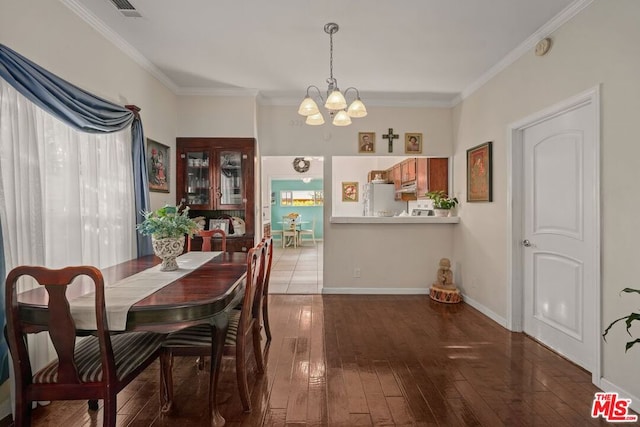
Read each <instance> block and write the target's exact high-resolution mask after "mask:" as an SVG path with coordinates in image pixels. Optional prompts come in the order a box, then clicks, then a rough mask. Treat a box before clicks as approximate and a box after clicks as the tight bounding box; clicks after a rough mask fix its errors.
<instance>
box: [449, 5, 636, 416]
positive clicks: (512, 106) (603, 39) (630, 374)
mask: <svg viewBox="0 0 640 427" xmlns="http://www.w3.org/2000/svg"><path fill="white" fill-rule="evenodd" d="M639 22H640V2H638V1H637V0H616V1H615V2H611V1H608V0H596V1H594V3H593V4H592V5H591V6H589V7H588V8H587V9H586V10H584V11H582V12H581V13H580V14H579V15H578V16H576V17H574V18H573V19H572V20H571V21H569V22H568V23H567V24H565V25H564V26H562V27H561V28H560V29H558V30H557V31H556V32H555V33H554V34H552V35H551V36H552V39H553V47H552V48H551V50H550V52H549V53H548V54H547V55H546V56H543V57H537V56H535V55H534V53H533V52H529V53H527V54H526V55H524V56H523V57H522V58H520V59H519V60H518V61H516V62H515V63H514V64H513V65H511V66H510V67H508V68H507V69H506V70H504V71H503V72H502V73H500V74H499V75H498V76H496V77H495V78H493V79H492V80H491V81H489V82H488V83H487V84H486V85H485V86H483V87H482V88H481V89H480V90H478V91H477V92H475V93H474V94H473V95H472V96H470V97H468V98H467V99H465V100H464V101H463V102H462V103H461V104H460V105H458V106H457V107H456V108H455V111H454V120H453V125H454V140H455V159H454V173H455V177H454V189H455V192H456V194H457V195H458V197H459V198H461V200H465V199H466V197H465V192H466V188H465V164H466V150H467V149H468V148H470V147H472V146H474V145H476V144H479V143H482V142H485V141H494V145H493V150H494V152H493V153H494V158H493V164H494V166H493V172H494V180H493V184H494V187H493V188H494V202H493V203H473V204H472V203H464V202H463V203H462V204H461V205H460V209H459V215H460V217H461V222H460V224H459V227H456V229H455V232H454V235H455V244H454V258H455V259H456V261H457V265H458V269H459V270H460V271H459V273H460V277H461V283H460V284H461V285H462V287H463V289H464V292H465V293H467V294H468V295H470V296H471V297H472V298H473V299H474V300H476V301H478V302H479V303H481V304H482V305H484V306H486V307H488V308H489V309H490V310H492V311H494V312H495V313H497V314H499V315H500V316H506V314H507V313H506V307H507V305H506V297H507V286H509V283H508V279H507V246H508V242H507V222H506V221H507V211H508V206H507V202H506V192H507V184H506V183H507V175H506V166H507V147H506V135H507V132H506V130H507V126H508V125H509V124H510V123H513V122H515V121H517V120H519V119H521V118H524V117H526V116H529V115H530V114H532V113H534V112H537V111H540V110H542V109H544V108H546V107H548V106H551V105H554V104H555V103H558V102H559V101H562V100H564V99H567V98H569V97H571V96H573V95H576V94H578V93H580V92H583V91H585V90H587V89H589V88H593V87H595V86H598V85H600V88H601V96H602V122H601V129H602V131H601V132H602V135H601V137H602V139H601V191H600V194H601V196H602V203H601V214H602V224H601V229H602V241H601V243H602V250H603V257H602V302H603V305H602V316H603V323H604V325H603V326H606V325H607V324H608V323H609V322H611V321H612V320H614V319H617V318H619V317H621V316H623V315H626V314H628V313H630V312H631V311H632V310H637V307H638V304H639V303H640V297H639V296H638V295H626V296H622V297H621V296H620V295H619V291H620V290H621V289H622V288H624V287H635V288H640V283H639V280H638V277H640V263H639V262H638V247H637V242H638V241H639V240H640V232H639V231H638V220H637V218H636V213H637V212H639V211H640V197H639V196H638V191H637V184H638V182H639V181H640V175H639V173H638V167H637V159H638V158H639V157H640V142H639V138H638V126H637V123H638V118H639V117H640V103H638V99H640V55H639V54H638V53H639V52H640V50H639V49H640V48H639V46H640V25H638V23H639ZM639 329H640V328H637V327H636V329H635V331H636V333H635V337H639V336H640V330H639ZM610 335H611V336H610V338H608V340H607V341H608V342H607V343H606V344H604V345H603V374H604V377H605V378H606V379H607V380H608V381H610V382H612V383H614V384H616V385H617V386H619V387H621V388H622V389H623V390H626V391H627V392H629V393H632V394H633V395H634V396H636V397H637V398H640V369H638V357H639V354H640V353H639V352H640V348H634V349H633V350H630V351H629V352H628V353H626V354H625V352H624V343H625V342H626V341H628V340H630V337H629V336H628V335H626V334H625V332H624V328H617V329H616V330H614V331H613V332H612V333H611V334H610ZM636 404H640V401H639V402H636Z"/></svg>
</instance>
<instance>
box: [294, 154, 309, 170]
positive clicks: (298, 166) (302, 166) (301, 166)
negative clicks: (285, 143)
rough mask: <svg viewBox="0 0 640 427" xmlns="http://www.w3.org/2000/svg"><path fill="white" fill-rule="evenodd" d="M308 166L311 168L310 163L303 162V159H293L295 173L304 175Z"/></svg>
mask: <svg viewBox="0 0 640 427" xmlns="http://www.w3.org/2000/svg"><path fill="white" fill-rule="evenodd" d="M309 166H311V162H310V161H308V160H305V159H304V157H296V158H295V159H293V169H295V171H296V172H300V173H305V172H306V171H308V170H309Z"/></svg>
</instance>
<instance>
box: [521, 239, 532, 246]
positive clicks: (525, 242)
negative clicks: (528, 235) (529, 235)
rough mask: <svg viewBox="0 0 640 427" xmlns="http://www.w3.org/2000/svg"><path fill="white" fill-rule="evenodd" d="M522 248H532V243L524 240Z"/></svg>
mask: <svg viewBox="0 0 640 427" xmlns="http://www.w3.org/2000/svg"><path fill="white" fill-rule="evenodd" d="M522 246H524V247H525V248H528V247H530V246H531V242H530V241H528V240H527V239H524V240H523V241H522Z"/></svg>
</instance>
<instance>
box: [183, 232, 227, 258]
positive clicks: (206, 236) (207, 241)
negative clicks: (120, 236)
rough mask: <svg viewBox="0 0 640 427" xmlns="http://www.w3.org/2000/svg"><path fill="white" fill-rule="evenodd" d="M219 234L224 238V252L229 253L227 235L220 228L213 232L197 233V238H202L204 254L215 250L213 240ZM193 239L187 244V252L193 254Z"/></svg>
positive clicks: (222, 248)
mask: <svg viewBox="0 0 640 427" xmlns="http://www.w3.org/2000/svg"><path fill="white" fill-rule="evenodd" d="M216 234H219V235H220V236H221V237H222V247H221V250H222V252H226V251H227V233H225V232H224V230H221V229H219V228H214V229H213V230H199V231H197V232H196V234H195V235H196V236H200V237H202V248H201V251H203V252H211V251H212V250H213V245H212V239H213V236H214V235H216ZM192 240H193V238H190V239H189V240H188V242H187V252H191V241H192Z"/></svg>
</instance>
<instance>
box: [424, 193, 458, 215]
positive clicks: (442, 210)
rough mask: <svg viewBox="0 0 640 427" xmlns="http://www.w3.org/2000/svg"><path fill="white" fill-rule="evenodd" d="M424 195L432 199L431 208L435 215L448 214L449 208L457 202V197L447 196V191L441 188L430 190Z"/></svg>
mask: <svg viewBox="0 0 640 427" xmlns="http://www.w3.org/2000/svg"><path fill="white" fill-rule="evenodd" d="M425 195H426V196H427V197H428V198H430V199H431V200H433V210H434V214H435V216H449V215H450V213H451V209H453V208H454V207H455V206H456V205H457V204H458V199H457V198H455V197H449V196H448V195H447V193H445V192H444V191H442V190H438V191H430V192H428V193H427V194H425Z"/></svg>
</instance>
